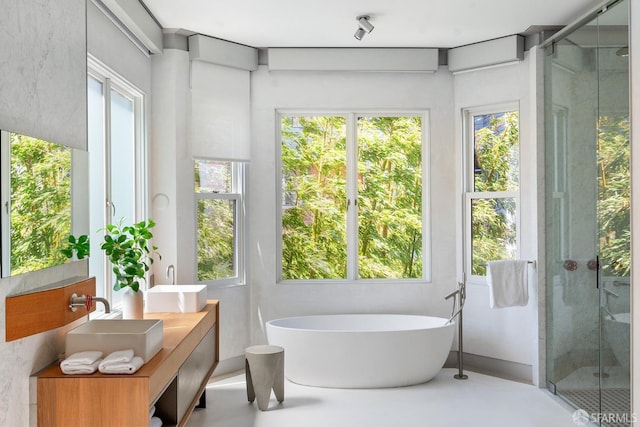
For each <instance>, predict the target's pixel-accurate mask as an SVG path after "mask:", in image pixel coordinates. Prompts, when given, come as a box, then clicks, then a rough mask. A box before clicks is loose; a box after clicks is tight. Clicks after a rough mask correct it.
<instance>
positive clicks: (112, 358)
mask: <svg viewBox="0 0 640 427" xmlns="http://www.w3.org/2000/svg"><path fill="white" fill-rule="evenodd" d="M133 356H134V354H133V350H132V349H127V350H119V351H114V352H113V353H111V354H109V355H108V356H107V357H105V358H104V360H103V361H102V362H101V363H100V366H99V369H100V372H102V370H103V369H104V368H105V367H107V366H111V365H119V364H120V363H128V362H130V361H131V359H133Z"/></svg>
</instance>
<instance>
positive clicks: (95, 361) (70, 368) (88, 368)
mask: <svg viewBox="0 0 640 427" xmlns="http://www.w3.org/2000/svg"><path fill="white" fill-rule="evenodd" d="M101 357H102V352H101V351H81V352H79V353H74V354H72V355H71V356H69V357H67V358H66V359H64V360H63V361H62V362H60V369H61V370H62V373H64V374H67V375H81V374H85V375H90V374H93V373H94V372H95V371H96V369H98V365H99V364H100V361H101V360H102V359H100V358H101Z"/></svg>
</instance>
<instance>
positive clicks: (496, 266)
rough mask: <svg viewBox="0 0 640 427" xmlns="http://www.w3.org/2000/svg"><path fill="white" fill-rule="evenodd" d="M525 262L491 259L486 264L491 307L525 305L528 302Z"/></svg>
mask: <svg viewBox="0 0 640 427" xmlns="http://www.w3.org/2000/svg"><path fill="white" fill-rule="evenodd" d="M527 264H528V262H527V261H522V260H513V261H512V260H504V261H491V262H489V263H488V264H487V284H488V285H489V306H490V307H491V308H501V307H515V306H523V305H527V303H528V302H529V289H528V283H527V275H528V271H527Z"/></svg>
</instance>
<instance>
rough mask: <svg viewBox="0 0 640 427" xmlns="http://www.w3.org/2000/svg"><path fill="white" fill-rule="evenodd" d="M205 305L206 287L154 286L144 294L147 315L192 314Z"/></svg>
mask: <svg viewBox="0 0 640 427" xmlns="http://www.w3.org/2000/svg"><path fill="white" fill-rule="evenodd" d="M205 305H207V285H156V286H154V287H153V288H151V289H149V290H148V291H147V292H146V293H145V308H144V311H146V312H148V313H157V312H178V313H193V312H197V311H201V310H202V309H203V308H204V306H205Z"/></svg>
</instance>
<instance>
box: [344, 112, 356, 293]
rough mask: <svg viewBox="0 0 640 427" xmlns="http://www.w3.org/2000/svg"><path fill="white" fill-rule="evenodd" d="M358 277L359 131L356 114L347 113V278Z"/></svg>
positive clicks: (353, 278)
mask: <svg viewBox="0 0 640 427" xmlns="http://www.w3.org/2000/svg"><path fill="white" fill-rule="evenodd" d="M357 278H358V132H357V118H356V115H355V114H349V115H347V279H348V280H356V279H357Z"/></svg>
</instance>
